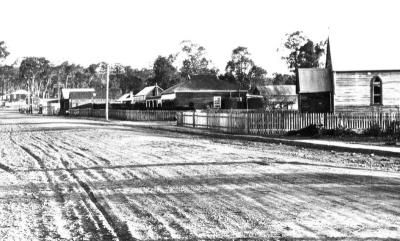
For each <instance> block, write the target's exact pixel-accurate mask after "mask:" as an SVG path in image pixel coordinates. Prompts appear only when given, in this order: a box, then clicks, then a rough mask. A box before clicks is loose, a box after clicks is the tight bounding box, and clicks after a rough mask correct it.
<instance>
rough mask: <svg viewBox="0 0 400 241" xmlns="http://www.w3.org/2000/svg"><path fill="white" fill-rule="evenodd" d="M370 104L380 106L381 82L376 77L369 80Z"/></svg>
mask: <svg viewBox="0 0 400 241" xmlns="http://www.w3.org/2000/svg"><path fill="white" fill-rule="evenodd" d="M371 103H372V104H373V105H382V80H381V78H379V77H378V76H376V77H374V78H372V80H371Z"/></svg>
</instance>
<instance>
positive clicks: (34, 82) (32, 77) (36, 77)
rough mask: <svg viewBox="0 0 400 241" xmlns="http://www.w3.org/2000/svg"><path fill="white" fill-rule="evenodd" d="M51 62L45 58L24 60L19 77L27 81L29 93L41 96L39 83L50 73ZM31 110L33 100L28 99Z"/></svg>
mask: <svg viewBox="0 0 400 241" xmlns="http://www.w3.org/2000/svg"><path fill="white" fill-rule="evenodd" d="M48 68H49V61H48V60H47V59H45V58H43V57H41V58H38V57H27V58H25V59H24V60H22V62H21V65H20V67H19V76H20V78H21V79H22V80H25V81H26V83H27V86H28V90H29V93H31V94H32V95H33V96H39V85H40V84H39V83H40V82H41V81H42V78H43V77H44V76H45V75H46V74H47V73H48ZM28 101H29V105H30V109H32V105H31V104H32V102H31V98H28Z"/></svg>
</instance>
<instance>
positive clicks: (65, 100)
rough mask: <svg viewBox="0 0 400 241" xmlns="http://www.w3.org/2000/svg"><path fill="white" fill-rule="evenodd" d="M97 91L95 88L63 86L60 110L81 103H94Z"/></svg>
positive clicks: (62, 111)
mask: <svg viewBox="0 0 400 241" xmlns="http://www.w3.org/2000/svg"><path fill="white" fill-rule="evenodd" d="M95 96H96V91H95V89H93V88H79V89H78V88H72V89H70V88H63V89H61V96H60V112H61V113H65V111H66V110H68V109H70V108H73V107H77V106H79V105H83V104H87V103H93V98H94V97H95Z"/></svg>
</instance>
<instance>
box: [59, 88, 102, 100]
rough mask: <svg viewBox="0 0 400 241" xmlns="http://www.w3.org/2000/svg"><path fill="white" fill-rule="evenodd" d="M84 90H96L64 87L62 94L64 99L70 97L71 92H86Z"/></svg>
mask: <svg viewBox="0 0 400 241" xmlns="http://www.w3.org/2000/svg"><path fill="white" fill-rule="evenodd" d="M84 92H88V93H94V92H95V90H94V89H93V88H76V89H72V88H71V89H67V88H63V89H61V94H62V97H63V98H64V99H69V95H70V93H84Z"/></svg>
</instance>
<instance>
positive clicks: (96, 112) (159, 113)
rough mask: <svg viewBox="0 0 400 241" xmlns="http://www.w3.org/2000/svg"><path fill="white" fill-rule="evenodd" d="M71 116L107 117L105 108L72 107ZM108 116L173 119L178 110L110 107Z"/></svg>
mask: <svg viewBox="0 0 400 241" xmlns="http://www.w3.org/2000/svg"><path fill="white" fill-rule="evenodd" d="M69 114H70V115H71V116H82V117H100V118H105V110H104V109H91V108H85V109H70V110H69ZM108 116H109V118H111V119H117V120H132V121H173V120H175V119H176V111H166V110H115V109H110V110H109V112H108Z"/></svg>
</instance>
